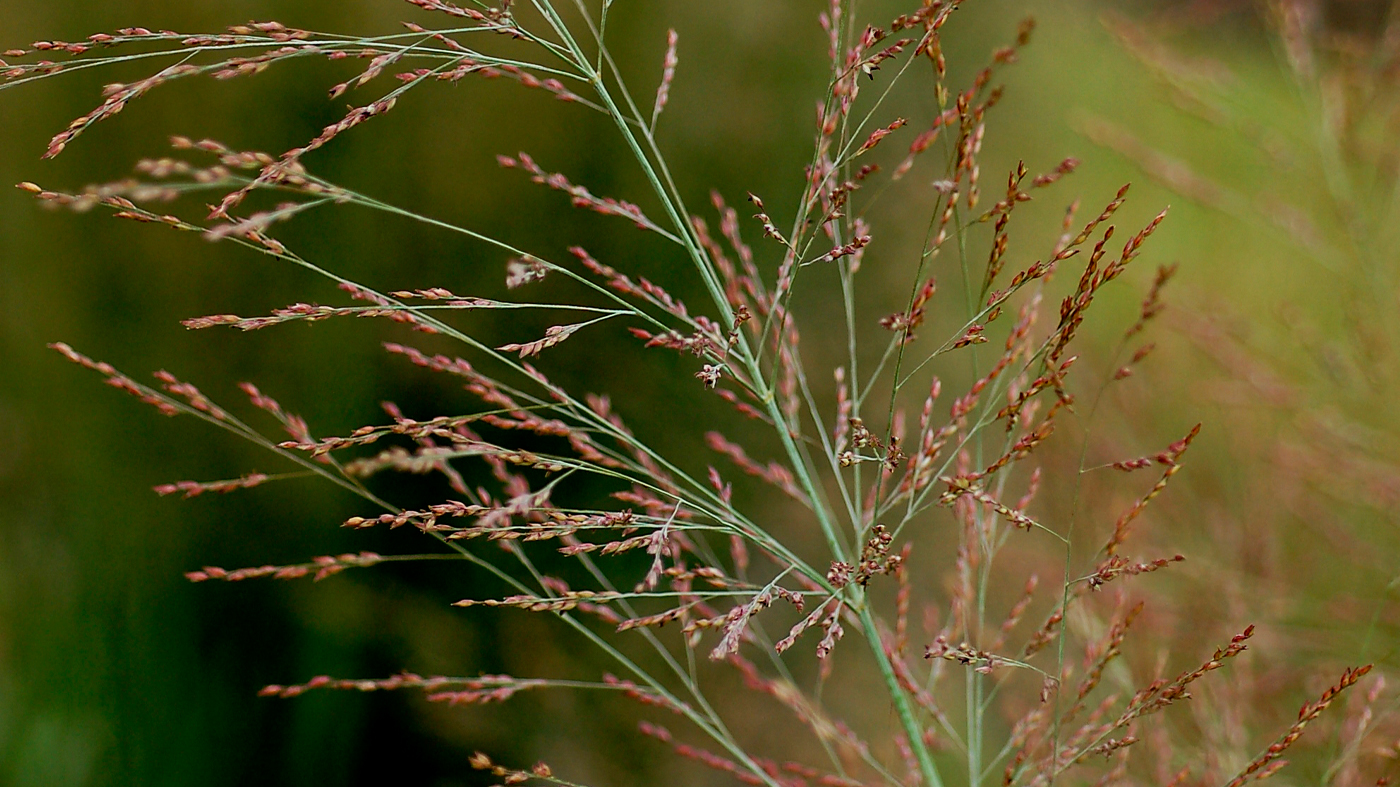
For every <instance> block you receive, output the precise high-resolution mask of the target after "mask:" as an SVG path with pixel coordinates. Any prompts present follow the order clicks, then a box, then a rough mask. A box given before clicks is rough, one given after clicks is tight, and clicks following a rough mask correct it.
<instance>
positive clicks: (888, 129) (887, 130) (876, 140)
mask: <svg viewBox="0 0 1400 787" xmlns="http://www.w3.org/2000/svg"><path fill="white" fill-rule="evenodd" d="M908 123H909V121H907V120H905V119H904V118H896V119H895V121H894V122H893V123H891V124H889V125H888V126H885V127H884V128H877V129H875V130H874V131H872V132H871V133H870V136H869V137H867V138H866V140H865V142H864V143H862V144H861V146H860V147H859V148H858V149H857V150H856V152H855V153H853V154H851V158H855V157H856V156H859V155H862V154H864V153H866V152H867V151H869V150H871V149H872V148H874V147H875V146H876V145H878V144H880V140H882V139H884V138H885V137H888V136H889V135H890V134H893V133H894V132H895V131H896V130H898V129H901V128H903V127H904V126H905V125H906V124H908Z"/></svg>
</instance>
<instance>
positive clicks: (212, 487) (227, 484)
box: [153, 473, 270, 498]
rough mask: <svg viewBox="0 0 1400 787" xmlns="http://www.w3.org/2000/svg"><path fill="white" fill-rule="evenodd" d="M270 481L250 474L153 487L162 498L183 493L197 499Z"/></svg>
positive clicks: (265, 476)
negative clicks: (206, 494) (208, 494)
mask: <svg viewBox="0 0 1400 787" xmlns="http://www.w3.org/2000/svg"><path fill="white" fill-rule="evenodd" d="M269 480H270V477H269V476H267V475H266V474H263V473H249V474H248V475H245V476H242V477H240V478H234V479H230V480H228V481H176V482H175V483H173V484H160V485H159V486H156V487H153V489H154V490H155V493H156V494H158V495H161V496H165V495H172V494H175V493H176V492H183V493H184V496H185V497H186V498H191V497H195V496H197V495H201V494H204V493H205V492H222V493H227V492H232V491H234V490H236V489H251V488H252V487H255V486H259V485H261V484H264V483H266V482H267V481H269Z"/></svg>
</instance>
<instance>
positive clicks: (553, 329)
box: [496, 323, 584, 358]
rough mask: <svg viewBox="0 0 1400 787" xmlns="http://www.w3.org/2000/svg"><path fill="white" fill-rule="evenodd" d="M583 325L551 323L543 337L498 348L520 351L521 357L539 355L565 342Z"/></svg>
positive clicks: (505, 350) (498, 348)
mask: <svg viewBox="0 0 1400 787" xmlns="http://www.w3.org/2000/svg"><path fill="white" fill-rule="evenodd" d="M583 326H584V324H583V323H575V324H573V325H551V326H549V327H548V328H546V329H545V332H544V337H543V338H541V339H536V340H535V341H533V342H526V343H524V344H514V343H511V344H503V345H501V346H500V347H497V348H496V349H497V350H500V351H502V352H519V353H520V357H521V358H528V357H530V356H531V355H539V354H540V352H542V351H544V350H546V349H548V348H550V347H553V346H554V345H556V344H559V343H560V342H563V341H564V340H565V339H568V338H569V337H570V336H573V335H574V331H577V330H578V329H579V328H582V327H583Z"/></svg>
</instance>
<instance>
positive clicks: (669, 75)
mask: <svg viewBox="0 0 1400 787" xmlns="http://www.w3.org/2000/svg"><path fill="white" fill-rule="evenodd" d="M678 41H680V36H678V35H677V34H676V31H675V29H674V28H672V29H670V30H667V31H666V56H665V57H664V58H662V60H661V84H659V85H657V86H656V102H655V104H653V105H652V110H651V122H652V124H653V125H655V123H656V119H657V118H658V117H660V115H661V111H662V110H664V109H665V108H666V102H667V101H669V100H670V98H671V82H672V81H673V80H675V78H676V66H677V65H679V64H680V58H678V57H676V43H677V42H678Z"/></svg>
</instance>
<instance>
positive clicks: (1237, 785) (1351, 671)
mask: <svg viewBox="0 0 1400 787" xmlns="http://www.w3.org/2000/svg"><path fill="white" fill-rule="evenodd" d="M1371 666H1372V665H1370V664H1367V665H1365V666H1362V667H1354V668H1353V667H1348V668H1347V669H1345V670H1343V671H1342V677H1341V679H1340V680H1338V681H1337V684H1336V685H1335V686H1330V687H1328V688H1327V690H1326V691H1324V692H1322V696H1321V697H1319V698H1318V699H1317V700H1316V701H1315V702H1309V703H1307V704H1306V705H1304V706H1303V707H1302V708H1301V709H1299V711H1298V720H1297V721H1296V722H1294V723H1293V726H1292V727H1289V728H1288V730H1287V731H1286V732H1284V733H1283V735H1281V736H1279V738H1278V739H1277V740H1275V741H1274V742H1273V743H1271V744H1269V747H1268V748H1267V749H1265V750H1264V752H1263V753H1262V754H1260V755H1259V756H1258V757H1255V758H1254V759H1253V760H1252V761H1251V762H1250V763H1249V764H1248V765H1246V766H1245V768H1244V770H1242V771H1240V772H1239V774H1238V775H1236V776H1235V778H1233V779H1231V780H1230V782H1229V783H1228V784H1226V786H1225V787H1241V785H1243V784H1244V783H1245V782H1248V781H1252V780H1258V779H1264V778H1267V777H1268V776H1270V775H1272V774H1273V773H1274V772H1275V771H1277V770H1278V768H1279V767H1282V763H1275V762H1274V761H1275V760H1278V758H1279V757H1280V756H1282V755H1283V752H1284V751H1285V750H1287V749H1288V747H1289V746H1292V745H1293V744H1294V742H1296V741H1297V740H1298V738H1299V737H1300V736H1302V734H1303V728H1304V727H1307V726H1308V724H1309V723H1310V722H1312V721H1314V720H1316V719H1317V717H1318V716H1321V715H1322V712H1323V711H1324V710H1326V709H1327V706H1328V705H1331V704H1332V701H1333V700H1335V699H1336V698H1337V697H1338V695H1340V694H1341V693H1342V692H1343V691H1346V690H1347V689H1349V688H1351V687H1352V686H1354V685H1356V682H1357V681H1359V680H1361V679H1362V678H1363V677H1365V676H1366V673H1368V672H1370V671H1371ZM1271 766H1272V767H1271Z"/></svg>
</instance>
